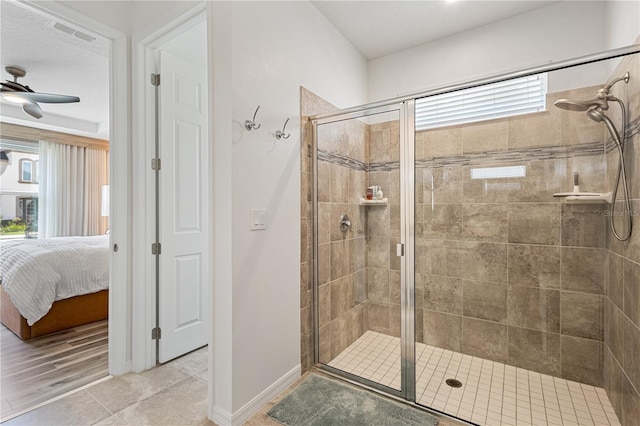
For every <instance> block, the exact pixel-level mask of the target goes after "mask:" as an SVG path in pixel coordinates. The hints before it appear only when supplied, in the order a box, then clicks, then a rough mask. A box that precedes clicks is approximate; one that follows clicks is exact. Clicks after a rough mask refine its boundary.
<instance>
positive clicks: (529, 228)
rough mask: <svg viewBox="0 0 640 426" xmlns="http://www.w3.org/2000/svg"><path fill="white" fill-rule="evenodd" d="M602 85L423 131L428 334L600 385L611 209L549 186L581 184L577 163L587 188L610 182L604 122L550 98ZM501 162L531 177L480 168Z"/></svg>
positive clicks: (448, 344) (419, 290) (422, 249)
mask: <svg viewBox="0 0 640 426" xmlns="http://www.w3.org/2000/svg"><path fill="white" fill-rule="evenodd" d="M595 90H596V88H593V87H590V88H585V89H583V90H581V91H571V92H569V93H567V92H565V93H554V94H550V95H549V96H548V100H547V103H548V111H546V112H543V113H537V114H530V115H526V116H522V117H515V118H509V119H501V120H493V121H488V122H483V123H478V124H469V125H462V126H454V127H449V128H440V129H437V130H430V131H429V130H428V131H422V132H418V133H417V134H416V157H417V160H418V163H419V164H422V165H424V167H419V168H418V169H417V170H416V176H417V178H416V179H417V186H416V200H417V204H416V218H417V219H416V220H417V223H416V229H417V235H416V241H417V247H416V262H417V264H416V272H417V273H416V298H417V309H418V312H417V316H418V317H420V316H422V318H423V324H422V325H423V329H424V332H423V342H424V343H427V344H431V345H436V346H440V347H444V348H447V349H451V350H455V351H459V352H463V353H466V354H470V355H474V356H479V357H483V358H487V359H491V360H494V361H500V362H504V363H507V364H511V365H515V366H518V367H523V368H527V369H531V370H534V371H539V372H542V373H546V374H551V375H555V376H560V377H564V378H567V379H571V380H577V381H580V382H585V383H589V384H594V385H598V386H601V385H602V383H603V374H602V359H603V351H604V345H603V338H604V334H603V322H602V318H603V307H604V283H605V261H606V258H607V250H606V246H605V228H604V225H605V223H604V215H603V213H602V212H601V210H602V208H601V207H598V206H588V205H581V206H576V205H564V204H562V203H560V201H559V199H557V198H554V197H553V196H552V195H553V193H555V192H565V191H570V190H571V189H572V179H573V173H574V172H575V171H577V172H578V173H579V179H580V184H581V187H582V189H584V190H587V191H593V192H601V191H604V190H605V166H604V152H603V150H602V149H599V150H598V149H597V147H598V146H599V144H601V143H602V140H603V133H602V128H601V127H600V126H598V125H597V123H593V122H591V123H590V122H589V121H590V120H588V119H587V120H584V118H586V117H584V116H583V117H581V118H583V120H580V117H579V116H580V114H576V113H568V112H566V111H562V110H559V109H557V108H554V107H553V106H552V104H553V101H554V100H555V99H558V98H564V97H567V98H569V97H572V98H578V99H581V98H587V97H588V96H591V95H592V94H593V93H595ZM576 115H578V117H576ZM592 123H593V124H595V125H593V124H592ZM585 144H592V145H593V146H595V147H596V149H595V150H594V149H590V150H586V149H585V146H587V145H585ZM478 154H480V155H478ZM503 166H525V167H526V176H525V177H518V178H493V179H472V178H471V171H472V169H475V168H490V167H503ZM420 295H422V298H420ZM418 334H420V333H418Z"/></svg>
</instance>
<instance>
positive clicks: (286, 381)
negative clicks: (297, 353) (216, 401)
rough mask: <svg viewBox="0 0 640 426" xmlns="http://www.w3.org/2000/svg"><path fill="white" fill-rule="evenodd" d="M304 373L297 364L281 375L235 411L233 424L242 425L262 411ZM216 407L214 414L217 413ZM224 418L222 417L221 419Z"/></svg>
mask: <svg viewBox="0 0 640 426" xmlns="http://www.w3.org/2000/svg"><path fill="white" fill-rule="evenodd" d="M301 374H302V366H301V365H300V364H298V365H296V366H295V367H294V368H293V369H292V370H291V371H289V372H288V373H286V374H285V375H284V376H282V377H280V378H279V379H278V380H276V381H275V382H274V383H273V384H272V385H271V386H269V387H268V388H266V389H265V390H264V391H262V392H261V393H260V394H259V395H258V396H256V397H255V398H253V399H252V400H251V401H249V402H248V403H247V404H245V405H244V406H243V407H242V408H240V409H239V410H238V411H236V412H235V413H233V415H232V416H231V423H230V424H231V426H240V425H242V424H243V423H244V422H246V421H247V420H249V419H250V418H251V417H252V416H253V415H254V414H256V413H257V412H258V411H260V408H262V407H263V406H264V405H265V404H266V403H268V402H269V401H271V400H272V399H273V398H275V397H276V396H278V395H280V393H282V392H283V391H284V390H285V389H287V388H288V387H289V386H291V385H292V384H293V383H294V382H295V381H296V380H298V378H299V377H300V375H301ZM215 411H216V410H215V408H214V414H215ZM211 420H213V421H214V422H216V423H218V422H217V420H216V419H211ZM221 420H222V419H221ZM218 424H229V423H218Z"/></svg>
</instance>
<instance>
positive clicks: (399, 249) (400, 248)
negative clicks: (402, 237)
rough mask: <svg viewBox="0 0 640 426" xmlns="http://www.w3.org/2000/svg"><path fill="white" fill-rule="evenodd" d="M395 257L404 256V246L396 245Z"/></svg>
mask: <svg viewBox="0 0 640 426" xmlns="http://www.w3.org/2000/svg"><path fill="white" fill-rule="evenodd" d="M396 255H397V256H398V257H402V256H404V244H402V243H399V244H397V245H396Z"/></svg>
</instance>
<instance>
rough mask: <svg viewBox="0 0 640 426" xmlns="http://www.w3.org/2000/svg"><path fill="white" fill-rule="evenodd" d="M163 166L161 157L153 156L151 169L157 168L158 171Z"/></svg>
mask: <svg viewBox="0 0 640 426" xmlns="http://www.w3.org/2000/svg"><path fill="white" fill-rule="evenodd" d="M161 167H162V162H161V161H160V159H159V158H152V159H151V169H152V170H155V171H156V172H157V171H158V170H160V168H161Z"/></svg>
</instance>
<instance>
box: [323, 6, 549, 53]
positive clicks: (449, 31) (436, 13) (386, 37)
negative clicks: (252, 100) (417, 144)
mask: <svg viewBox="0 0 640 426" xmlns="http://www.w3.org/2000/svg"><path fill="white" fill-rule="evenodd" d="M312 3H313V5H314V6H315V7H316V8H317V9H318V10H319V11H320V12H321V13H322V14H323V15H324V16H325V17H326V18H327V19H328V20H329V22H331V23H332V24H333V25H334V26H335V27H336V28H337V29H338V31H340V32H341V33H342V35H344V37H345V38H346V39H347V40H349V41H350V42H351V44H353V45H354V46H355V47H356V49H358V51H360V53H361V54H362V55H363V56H364V57H365V58H366V59H368V60H371V59H375V58H379V57H381V56H385V55H388V54H391V53H395V52H398V51H400V50H404V49H408V48H410V47H414V46H417V45H420V44H424V43H428V42H431V41H434V40H438V39H441V38H444V37H448V36H452V35H454V34H457V33H461V32H464V31H468V30H471V29H474V28H478V27H481V26H483V25H487V24H490V23H492V22H495V21H499V20H501V19H505V18H509V17H512V16H515V15H519V14H522V13H525V12H529V11H531V10H534V9H538V8H540V7H544V6H548V5H550V4H551V3H554V2H553V1H549V0H545V1H504V0H498V1H479V0H467V1H463V0H460V1H445V0H423V1H406V0H386V1H342V0H340V1H318V0H314V1H312Z"/></svg>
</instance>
